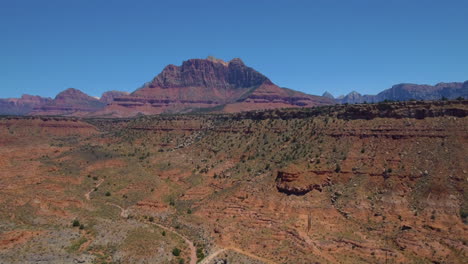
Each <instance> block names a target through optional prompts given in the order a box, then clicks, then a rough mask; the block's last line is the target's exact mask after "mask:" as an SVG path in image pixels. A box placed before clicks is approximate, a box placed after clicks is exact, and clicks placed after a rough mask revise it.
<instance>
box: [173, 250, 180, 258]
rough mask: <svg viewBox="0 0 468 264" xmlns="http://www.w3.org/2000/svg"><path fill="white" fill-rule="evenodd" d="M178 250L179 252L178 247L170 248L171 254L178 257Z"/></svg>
mask: <svg viewBox="0 0 468 264" xmlns="http://www.w3.org/2000/svg"><path fill="white" fill-rule="evenodd" d="M180 252H181V251H180V249H178V248H174V249H173V250H172V255H174V256H176V257H178V256H180Z"/></svg>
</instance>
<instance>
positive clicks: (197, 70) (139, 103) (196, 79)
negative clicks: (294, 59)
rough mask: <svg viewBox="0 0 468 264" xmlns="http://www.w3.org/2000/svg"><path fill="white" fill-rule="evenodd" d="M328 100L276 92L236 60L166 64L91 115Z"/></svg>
mask: <svg viewBox="0 0 468 264" xmlns="http://www.w3.org/2000/svg"><path fill="white" fill-rule="evenodd" d="M333 103H334V101H333V100H331V99H329V98H324V97H320V96H311V95H307V94H304V93H300V92H296V91H293V90H289V89H285V88H280V87H278V86H277V85H275V84H273V83H272V82H271V81H270V80H269V79H268V78H267V77H265V76H264V75H262V74H261V73H259V72H257V71H256V70H254V69H252V68H250V67H248V66H246V65H245V64H244V63H243V62H242V60H240V59H233V60H231V61H229V62H224V61H222V60H219V59H214V58H208V59H191V60H188V61H184V62H183V63H182V65H181V66H175V65H168V66H167V67H166V68H164V70H163V71H162V72H161V73H160V74H159V75H158V76H156V77H155V78H154V79H153V80H152V81H151V82H149V83H147V84H146V85H145V86H143V87H142V88H140V89H138V90H136V91H135V92H133V93H132V94H130V95H128V96H122V97H119V98H115V99H114V102H113V103H111V104H110V105H109V106H107V107H106V109H104V110H103V111H99V112H98V113H96V115H111V116H132V115H136V114H138V113H143V114H158V113H167V112H191V111H194V110H196V109H200V108H214V109H212V110H218V111H223V112H239V111H245V110H255V109H271V108H282V107H306V106H315V105H323V104H333Z"/></svg>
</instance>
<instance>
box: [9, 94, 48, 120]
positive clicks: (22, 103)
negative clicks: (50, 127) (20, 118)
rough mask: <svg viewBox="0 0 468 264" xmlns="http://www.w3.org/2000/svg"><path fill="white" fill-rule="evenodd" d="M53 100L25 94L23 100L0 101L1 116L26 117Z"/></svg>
mask: <svg viewBox="0 0 468 264" xmlns="http://www.w3.org/2000/svg"><path fill="white" fill-rule="evenodd" d="M51 100H52V99H51V98H44V97H41V96H34V95H29V94H24V95H22V96H21V98H7V99H0V115H26V114H28V113H29V112H31V111H32V110H33V109H34V108H35V107H40V106H43V105H45V104H47V103H49V102H50V101H51Z"/></svg>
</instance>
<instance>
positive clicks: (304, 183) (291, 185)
mask: <svg viewBox="0 0 468 264" xmlns="http://www.w3.org/2000/svg"><path fill="white" fill-rule="evenodd" d="M331 174H332V172H331V171H301V170H298V169H297V168H295V167H294V168H292V167H291V166H289V167H288V168H286V169H285V170H280V171H278V173H277V176H276V188H277V189H278V191H280V192H282V193H285V194H288V195H304V194H307V193H308V192H310V191H312V190H318V191H320V192H321V191H322V189H323V187H324V186H328V185H330V184H331V178H330V177H329V176H330V175H331Z"/></svg>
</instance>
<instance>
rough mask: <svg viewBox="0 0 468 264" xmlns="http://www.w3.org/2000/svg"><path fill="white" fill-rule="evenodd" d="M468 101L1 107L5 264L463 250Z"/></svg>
mask: <svg viewBox="0 0 468 264" xmlns="http://www.w3.org/2000/svg"><path fill="white" fill-rule="evenodd" d="M163 79H164V78H163ZM165 80H167V78H166V79H165ZM174 80H177V78H176V79H174ZM174 80H173V81H167V83H170V85H175V84H177V85H185V84H181V83H179V82H177V81H174ZM257 80H258V81H259V82H262V85H267V86H269V85H271V84H268V83H266V84H265V80H262V79H261V78H257V77H255V76H253V77H252V78H251V79H247V80H245V81H246V82H254V83H256V82H257ZM197 81H198V80H194V82H197ZM161 82H162V81H160V80H159V79H158V80H155V81H154V85H153V86H154V87H153V88H150V86H151V85H148V86H147V88H143V89H144V91H143V92H142V93H147V92H148V90H149V92H150V91H151V90H150V89H164V88H163V87H161V86H163V85H162V83H164V82H162V83H161ZM190 85H192V83H191V84H190ZM225 85H226V87H227V86H229V85H231V83H229V82H226V83H225ZM235 85H237V84H235ZM260 87H261V86H260ZM226 89H227V88H226ZM235 89H243V88H235ZM258 89H260V88H258ZM72 92H74V91H72ZM259 93H260V92H259ZM252 94H253V93H252ZM78 95H80V94H79V93H78ZM124 96H126V95H124ZM76 97H77V100H90V101H92V102H95V101H94V100H91V99H89V98H88V97H81V96H76ZM213 100H214V99H213ZM93 104H94V103H93ZM93 104H91V105H93ZM56 105H58V104H56ZM56 105H53V106H56ZM108 106H109V105H108ZM85 110H86V109H81V111H82V112H86V111H85ZM54 111H55V110H54ZM467 114H468V101H466V100H447V101H432V102H422V101H409V102H381V103H376V104H353V105H324V106H317V107H311V108H289V109H270V110H255V111H248V112H239V113H226V112H216V113H186V114H182V113H174V114H164V115H153V116H136V117H125V118H102V117H88V116H86V115H85V116H82V117H80V116H25V117H22V116H4V117H1V118H0V136H1V137H0V146H1V148H0V166H1V168H2V170H1V171H0V186H1V187H2V188H0V203H1V205H2V210H0V219H1V221H0V223H1V224H0V230H1V231H2V232H1V234H0V262H2V263H37V262H40V261H42V262H47V263H74V262H75V263H135V262H148V263H182V262H184V263H197V262H198V263H204V264H214V263H464V262H465V260H466V258H467V257H468V256H467V254H468V246H467V240H466V238H467V237H468V229H467V223H468V196H467V192H466V190H467V187H468V186H467V184H468V181H467V177H468V172H467V171H466V168H467V165H468V159H467V157H468V153H467V150H468V147H467V144H468V137H467V135H468V122H467V121H468V119H467ZM176 249H177V250H176Z"/></svg>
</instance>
